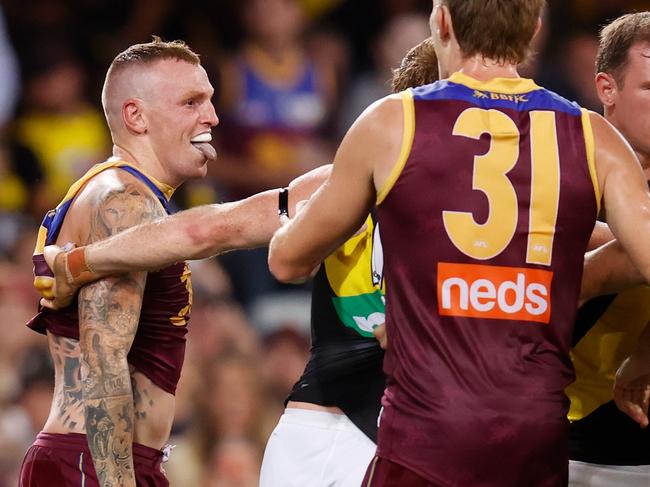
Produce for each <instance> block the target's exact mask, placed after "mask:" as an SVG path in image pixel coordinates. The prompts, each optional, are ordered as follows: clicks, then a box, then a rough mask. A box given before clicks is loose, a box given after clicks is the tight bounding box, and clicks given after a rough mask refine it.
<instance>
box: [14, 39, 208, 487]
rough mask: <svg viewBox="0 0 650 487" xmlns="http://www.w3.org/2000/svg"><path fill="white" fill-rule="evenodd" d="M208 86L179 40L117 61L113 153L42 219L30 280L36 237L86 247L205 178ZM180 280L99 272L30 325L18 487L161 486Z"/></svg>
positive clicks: (186, 301)
mask: <svg viewBox="0 0 650 487" xmlns="http://www.w3.org/2000/svg"><path fill="white" fill-rule="evenodd" d="M213 93H214V90H213V88H212V86H211V84H210V82H209V80H208V76H207V74H206V72H205V70H204V69H203V68H202V67H201V65H200V63H199V58H198V56H197V55H196V54H195V53H194V52H193V51H192V50H190V49H189V48H188V47H187V46H186V45H185V44H184V43H183V42H180V41H175V42H162V41H161V40H160V39H158V38H154V40H153V42H149V43H146V44H138V45H134V46H131V47H129V48H128V49H127V50H126V51H124V52H123V53H121V54H119V55H118V56H117V57H116V58H115V59H114V61H113V63H112V64H111V66H110V68H109V69H108V73H107V75H106V81H105V83H104V90H103V92H102V104H103V107H104V112H105V114H106V121H107V122H108V126H109V128H110V131H111V136H112V139H113V157H111V158H110V159H108V160H107V161H106V162H103V163H101V164H97V165H95V166H94V167H93V168H92V169H91V170H90V171H89V172H88V173H86V174H85V175H84V176H83V177H82V178H81V179H80V180H79V181H78V182H77V183H75V184H74V185H73V186H72V187H71V188H70V190H69V192H68V194H67V195H66V196H65V198H64V199H63V201H62V202H61V204H60V205H59V206H58V207H57V208H56V209H55V210H52V211H50V212H49V213H48V214H47V215H46V217H45V219H44V221H43V224H42V226H41V229H40V231H39V238H38V242H37V246H36V250H35V252H34V269H35V273H36V275H37V276H39V277H37V279H36V281H37V284H39V283H42V282H43V281H46V280H47V277H44V276H43V274H44V270H45V269H47V267H46V266H45V263H44V260H43V255H42V252H43V248H44V246H45V245H49V244H54V243H59V242H62V243H65V242H74V243H75V244H77V245H84V244H89V243H91V242H94V241H98V240H102V239H105V238H106V237H108V236H110V235H112V234H115V233H118V232H120V231H121V230H124V229H125V228H128V227H132V226H134V225H137V224H139V223H143V222H148V221H152V220H155V219H157V218H159V217H161V216H163V215H164V214H165V212H166V211H168V205H169V198H170V197H171V195H172V193H173V192H174V190H175V189H176V188H177V187H178V186H179V185H181V184H182V183H183V182H184V181H185V180H187V179H191V178H199V177H203V176H205V174H206V171H207V169H206V164H207V162H208V160H209V159H214V158H215V157H216V152H215V150H214V149H213V148H212V146H211V145H210V141H211V140H212V136H211V128H212V127H214V126H215V125H217V123H218V122H219V120H218V119H217V116H216V113H215V110H214V106H213V105H212V102H211V98H212V95H213ZM190 146H191V147H190ZM189 274H190V273H189V270H188V269H187V265H186V263H184V262H180V263H177V264H173V265H170V266H168V267H165V268H163V269H161V270H159V271H158V272H153V273H148V274H147V273H146V272H130V273H128V274H125V275H122V276H119V277H114V278H108V279H102V280H99V281H97V283H95V284H92V285H90V286H86V287H85V288H84V289H83V290H82V291H81V292H80V293H79V296H78V300H77V301H75V302H73V303H72V304H71V305H70V306H68V307H66V308H64V309H61V310H57V311H53V310H48V309H42V310H41V311H40V312H39V314H38V315H37V316H36V317H34V319H33V320H32V321H31V322H30V323H29V326H30V327H31V328H32V329H34V330H35V331H38V332H40V333H43V334H46V335H47V338H48V345H49V350H50V354H51V355H52V358H53V360H52V361H53V363H54V366H55V386H54V396H53V401H52V408H51V411H50V415H49V417H48V419H47V422H46V424H45V426H44V427H43V430H42V431H41V432H40V433H39V434H38V437H37V439H36V441H35V443H34V445H33V446H32V447H31V448H30V449H29V450H28V452H27V454H26V456H25V460H24V463H23V468H22V471H21V480H20V485H21V486H23V487H29V486H37V485H56V486H63V487H65V486H74V485H85V486H87V487H97V486H102V487H107V486H109V485H118V484H119V485H120V486H123V487H135V486H136V485H150V486H156V487H160V486H162V487H164V486H167V485H169V483H168V481H167V479H166V478H165V475H164V471H163V470H162V469H161V463H162V461H163V447H164V445H165V442H166V441H167V439H168V437H169V433H170V431H171V426H172V421H173V419H174V394H175V392H176V385H177V383H178V380H179V378H180V371H181V367H182V365H183V358H184V353H185V335H186V333H187V320H188V319H189V312H190V307H191V282H190V276H189ZM144 398H146V401H144V400H143V399H144Z"/></svg>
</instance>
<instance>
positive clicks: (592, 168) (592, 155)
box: [581, 108, 602, 214]
mask: <svg viewBox="0 0 650 487" xmlns="http://www.w3.org/2000/svg"><path fill="white" fill-rule="evenodd" d="M581 110H582V130H583V131H584V134H585V149H586V151H587V165H588V166H589V176H591V182H592V184H593V185H594V193H595V195H596V208H597V209H598V211H597V213H596V214H599V213H600V203H601V198H602V195H601V194H600V186H599V185H598V173H597V172H596V145H595V143H594V132H593V129H592V128H591V118H590V117H589V110H587V109H585V108H581Z"/></svg>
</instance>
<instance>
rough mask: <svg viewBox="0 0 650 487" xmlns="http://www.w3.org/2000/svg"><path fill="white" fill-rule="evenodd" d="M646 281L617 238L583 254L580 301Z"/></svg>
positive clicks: (616, 291)
mask: <svg viewBox="0 0 650 487" xmlns="http://www.w3.org/2000/svg"><path fill="white" fill-rule="evenodd" d="M644 282H646V280H645V279H644V277H643V276H642V275H641V273H640V272H639V271H638V270H637V268H636V267H635V266H634V264H633V263H632V261H631V260H630V257H629V256H628V255H627V253H626V252H625V250H623V247H622V246H621V244H620V242H619V241H618V240H612V241H611V242H608V243H606V244H605V245H602V246H600V247H598V248H597V249H595V250H592V251H591V252H587V253H586V254H585V263H584V271H583V273H582V286H581V288H580V301H581V302H584V301H586V300H588V299H591V298H594V297H596V296H602V295H604V294H612V293H618V292H620V291H623V290H625V289H627V288H630V287H632V286H636V285H639V284H643V283H644Z"/></svg>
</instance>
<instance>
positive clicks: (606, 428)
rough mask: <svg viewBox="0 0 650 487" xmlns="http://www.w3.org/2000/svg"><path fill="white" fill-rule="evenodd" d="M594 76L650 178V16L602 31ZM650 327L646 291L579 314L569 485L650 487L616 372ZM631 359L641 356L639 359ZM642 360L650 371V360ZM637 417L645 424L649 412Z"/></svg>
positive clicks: (606, 299) (644, 452)
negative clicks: (619, 402) (620, 401)
mask: <svg viewBox="0 0 650 487" xmlns="http://www.w3.org/2000/svg"><path fill="white" fill-rule="evenodd" d="M596 72H597V74H596V88H597V92H598V96H599V97H600V99H601V101H602V103H603V105H604V111H605V118H606V119H607V120H608V121H609V122H611V123H612V124H613V125H614V126H615V127H616V128H618V129H619V130H620V131H621V133H622V134H623V136H624V137H625V138H626V139H627V141H628V142H629V143H630V145H631V146H632V149H633V150H634V151H635V152H636V155H637V157H638V158H639V161H640V162H641V166H642V167H643V169H644V171H645V175H646V178H649V177H650V137H649V136H648V134H650V91H649V89H650V12H640V13H635V14H629V15H624V16H622V17H619V18H618V19H616V20H614V21H613V22H611V23H610V24H608V25H606V26H605V27H604V28H603V29H602V31H601V34H600V46H599V50H598V56H597V60H596ZM619 268H620V266H619ZM587 275H588V274H587ZM649 321H650V288H648V287H647V286H639V287H636V288H633V289H630V290H627V291H624V292H621V293H619V294H609V295H606V296H602V297H599V298H596V299H594V300H591V301H589V302H588V303H586V304H585V305H584V306H583V307H582V308H581V309H580V310H579V312H578V316H577V320H576V326H575V330H574V336H573V349H572V351H571V357H572V359H573V363H574V366H575V369H576V381H575V382H574V383H573V384H571V385H570V386H569V387H568V388H567V394H568V396H569V397H570V399H571V408H570V410H569V419H570V420H571V427H570V455H571V456H570V458H571V462H570V467H569V473H570V481H569V485H571V486H575V487H579V486H585V487H586V486H591V487H596V486H610V485H612V486H613V485H617V486H618V485H620V486H627V487H636V486H638V487H641V486H643V487H645V486H648V485H649V484H650V429H648V428H644V429H642V428H639V425H638V424H637V423H636V422H635V421H634V420H632V419H631V418H629V417H628V416H626V415H625V414H624V413H623V412H621V411H619V409H618V408H617V407H616V404H615V402H614V398H613V394H612V391H613V389H614V379H615V375H616V370H617V368H618V367H619V365H620V364H621V361H622V360H623V358H625V357H626V356H627V355H629V354H631V353H632V352H634V350H635V348H636V347H637V344H638V341H639V338H640V337H641V336H642V333H643V331H644V329H646V333H650V327H647V326H646V325H647V324H648V322H649ZM633 360H637V361H641V362H643V360H644V358H643V357H642V356H639V354H635V355H634V357H633ZM645 361H646V362H647V363H648V365H650V354H649V355H648V357H647V359H646V360H645ZM620 386H621V384H619V387H620ZM638 414H639V415H640V417H641V421H643V416H644V415H645V416H646V418H647V406H646V410H645V411H643V410H642V408H640V410H639V412H638ZM646 421H647V419H646Z"/></svg>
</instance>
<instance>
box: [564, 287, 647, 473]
mask: <svg viewBox="0 0 650 487" xmlns="http://www.w3.org/2000/svg"><path fill="white" fill-rule="evenodd" d="M649 321H650V287H648V286H640V287H636V288H633V289H630V290H627V291H624V292H622V293H619V294H613V295H608V296H601V297H598V298H596V299H593V300H591V301H589V302H587V303H586V304H585V305H584V306H582V307H581V308H580V310H579V311H578V314H577V316H576V324H575V328H574V336H573V344H572V345H573V348H572V350H571V359H572V361H573V365H574V368H575V372H576V381H575V382H574V383H573V384H571V385H570V386H569V387H568V388H567V389H566V393H567V395H568V396H569V398H570V399H571V408H570V410H569V420H570V421H571V426H570V458H571V459H572V460H578V461H581V462H587V463H595V464H601V465H650V429H648V428H646V429H641V428H640V427H639V425H638V424H637V423H636V422H634V421H633V420H632V419H630V418H629V417H628V416H627V415H626V414H624V413H622V412H621V411H619V410H618V408H617V407H616V404H615V403H614V401H613V395H612V389H613V387H614V379H615V375H616V370H617V369H618V367H619V366H620V364H621V362H622V361H623V360H624V359H625V357H627V356H628V355H629V354H630V353H632V351H633V350H634V347H635V346H636V342H637V340H638V338H639V335H640V334H641V333H642V331H643V330H644V328H645V326H646V324H647V323H648V322H649Z"/></svg>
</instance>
